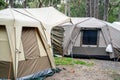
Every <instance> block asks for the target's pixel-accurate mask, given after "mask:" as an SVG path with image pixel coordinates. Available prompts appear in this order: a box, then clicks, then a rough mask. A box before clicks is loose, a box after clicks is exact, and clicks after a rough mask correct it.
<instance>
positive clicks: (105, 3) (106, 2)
mask: <svg viewBox="0 0 120 80" xmlns="http://www.w3.org/2000/svg"><path fill="white" fill-rule="evenodd" d="M108 7H109V0H104V14H103V20H105V21H107V19H108Z"/></svg>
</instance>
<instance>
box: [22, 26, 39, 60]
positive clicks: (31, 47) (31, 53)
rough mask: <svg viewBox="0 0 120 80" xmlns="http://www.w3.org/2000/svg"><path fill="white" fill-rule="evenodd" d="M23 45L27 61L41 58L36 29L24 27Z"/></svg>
mask: <svg viewBox="0 0 120 80" xmlns="http://www.w3.org/2000/svg"><path fill="white" fill-rule="evenodd" d="M21 38H22V44H23V50H24V53H25V58H26V59H33V58H36V57H39V54H40V52H39V46H38V41H37V36H36V28H32V27H23V29H22V37H21Z"/></svg>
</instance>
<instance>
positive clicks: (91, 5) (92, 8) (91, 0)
mask: <svg viewBox="0 0 120 80" xmlns="http://www.w3.org/2000/svg"><path fill="white" fill-rule="evenodd" d="M90 17H94V0H90Z"/></svg>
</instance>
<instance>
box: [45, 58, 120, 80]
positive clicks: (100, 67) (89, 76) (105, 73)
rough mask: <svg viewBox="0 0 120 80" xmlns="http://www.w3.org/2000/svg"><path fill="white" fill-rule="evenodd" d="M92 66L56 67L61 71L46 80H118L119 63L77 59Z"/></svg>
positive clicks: (119, 78) (119, 77) (119, 73)
mask: <svg viewBox="0 0 120 80" xmlns="http://www.w3.org/2000/svg"><path fill="white" fill-rule="evenodd" d="M79 60H83V61H85V62H88V63H93V65H92V66H86V65H76V64H75V65H58V66H57V67H58V68H60V69H62V71H61V72H60V73H56V74H54V75H53V76H51V77H48V78H47V79H46V80H120V62H115V61H107V60H96V59H79Z"/></svg>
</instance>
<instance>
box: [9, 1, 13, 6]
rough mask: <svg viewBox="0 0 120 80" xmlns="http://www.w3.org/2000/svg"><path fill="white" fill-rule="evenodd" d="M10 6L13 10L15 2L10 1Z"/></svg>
mask: <svg viewBox="0 0 120 80" xmlns="http://www.w3.org/2000/svg"><path fill="white" fill-rule="evenodd" d="M9 5H10V7H11V8H13V7H14V0H9Z"/></svg>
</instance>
